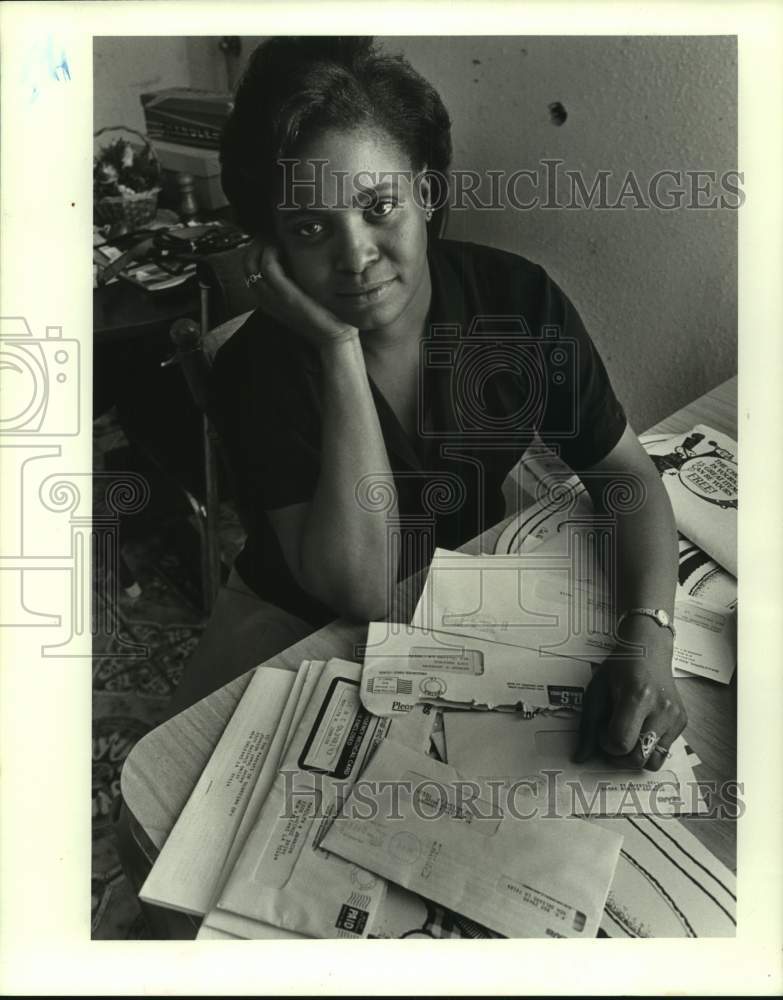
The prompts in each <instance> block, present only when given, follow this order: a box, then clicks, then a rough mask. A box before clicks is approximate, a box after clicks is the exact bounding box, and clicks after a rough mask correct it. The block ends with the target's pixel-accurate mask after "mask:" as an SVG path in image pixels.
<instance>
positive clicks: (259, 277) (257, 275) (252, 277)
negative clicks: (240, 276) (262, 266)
mask: <svg viewBox="0 0 783 1000" xmlns="http://www.w3.org/2000/svg"><path fill="white" fill-rule="evenodd" d="M263 280H264V276H263V274H261V272H260V271H254V272H253V274H249V275H248V276H247V278H245V284H246V285H247V287H248V288H250V286H251V285H255V283H256V282H257V281H263Z"/></svg>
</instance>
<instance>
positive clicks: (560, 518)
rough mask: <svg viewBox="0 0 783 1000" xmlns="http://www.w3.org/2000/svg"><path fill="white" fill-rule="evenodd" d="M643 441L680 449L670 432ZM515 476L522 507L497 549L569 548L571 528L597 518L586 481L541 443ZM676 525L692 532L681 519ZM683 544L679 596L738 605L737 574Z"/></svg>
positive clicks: (653, 447)
mask: <svg viewBox="0 0 783 1000" xmlns="http://www.w3.org/2000/svg"><path fill="white" fill-rule="evenodd" d="M639 440H640V442H641V444H642V445H643V446H644V448H645V449H646V450H647V451H648V452H663V453H664V454H666V453H668V452H671V451H675V449H676V444H677V441H674V439H673V438H672V436H671V435H670V434H645V435H643V436H642V437H640V439H639ZM672 441H674V443H673V444H672V445H671V446H670V445H669V442H672ZM675 453H676V451H675ZM515 477H516V478H517V479H518V480H519V481H521V485H522V489H521V491H520V495H519V500H518V502H519V506H520V512H519V513H518V514H517V516H516V517H515V518H514V519H513V520H512V521H510V522H509V524H508V525H507V526H506V528H505V529H504V531H503V532H502V534H501V535H500V537H499V539H498V541H497V543H496V546H495V552H496V553H497V554H504V555H509V554H511V553H526V552H535V551H536V550H537V549H538V548H539V547H540V546H542V545H543V546H551V545H554V546H555V547H556V548H557V547H558V546H559V547H560V551H561V552H567V551H568V548H567V540H568V535H569V531H570V530H571V529H572V528H575V527H578V526H580V525H585V524H587V525H589V524H590V523H591V521H592V519H593V518H594V508H593V503H592V500H591V499H590V496H589V494H588V493H587V490H586V489H585V487H584V484H583V483H582V481H581V480H580V479H579V478H578V477H577V476H576V475H574V472H573V470H572V469H571V468H570V467H569V466H568V465H566V464H565V462H563V461H562V459H560V458H559V457H558V456H556V455H555V454H554V453H552V452H551V451H549V450H548V449H545V448H542V447H541V446H540V445H539V446H537V447H536V446H533V447H531V448H530V449H529V450H528V451H527V452H526V453H525V455H524V457H523V459H522V461H521V462H520V463H519V466H518V467H517V469H515ZM677 526H678V528H679V530H680V532H683V533H685V534H687V533H686V532H685V529H684V528H683V527H682V525H681V524H679V523H678V525H677ZM679 548H680V554H679V556H680V557H679V573H678V577H679V579H678V586H677V591H678V592H677V600H682V599H683V598H686V597H693V598H696V599H697V600H703V601H706V602H708V603H709V604H711V605H715V606H718V607H724V608H728V609H732V608H734V607H736V604H737V580H736V576H733V575H732V574H731V573H730V572H728V571H727V570H726V569H724V568H723V567H722V566H720V565H719V564H718V563H716V562H715V561H714V560H713V559H711V558H710V557H709V556H708V555H707V553H706V552H705V551H704V550H703V549H701V548H699V546H698V545H696V544H695V543H694V540H693V539H691V538H687V537H684V534H680V537H679Z"/></svg>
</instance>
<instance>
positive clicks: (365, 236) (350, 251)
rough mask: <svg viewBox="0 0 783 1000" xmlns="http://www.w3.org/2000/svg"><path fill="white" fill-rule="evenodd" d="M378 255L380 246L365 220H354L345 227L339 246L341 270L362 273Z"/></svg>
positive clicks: (339, 267) (338, 258)
mask: <svg viewBox="0 0 783 1000" xmlns="http://www.w3.org/2000/svg"><path fill="white" fill-rule="evenodd" d="M378 257H379V253H378V247H377V245H376V242H375V239H374V238H373V232H372V230H371V228H370V227H369V226H367V225H366V224H365V223H363V222H352V223H348V224H347V225H346V226H345V227H344V228H343V230H342V232H341V233H340V239H339V242H338V246H337V260H336V264H337V269H338V270H339V271H344V272H346V273H348V274H362V273H363V272H364V271H365V270H366V269H367V268H368V267H369V266H370V265H371V264H374V263H375V262H376V261H377V260H378Z"/></svg>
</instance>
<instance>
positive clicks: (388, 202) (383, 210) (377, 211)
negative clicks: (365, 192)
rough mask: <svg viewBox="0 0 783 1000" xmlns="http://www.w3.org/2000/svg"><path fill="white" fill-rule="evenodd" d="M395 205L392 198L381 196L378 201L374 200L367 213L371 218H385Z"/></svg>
mask: <svg viewBox="0 0 783 1000" xmlns="http://www.w3.org/2000/svg"><path fill="white" fill-rule="evenodd" d="M396 207H397V202H396V201H395V200H394V198H382V199H381V200H380V201H376V202H375V204H374V205H373V206H372V208H371V209H370V210H369V214H370V216H371V217H372V218H373V219H385V218H386V217H387V216H389V215H391V214H392V212H393V211H394V209H395V208H396Z"/></svg>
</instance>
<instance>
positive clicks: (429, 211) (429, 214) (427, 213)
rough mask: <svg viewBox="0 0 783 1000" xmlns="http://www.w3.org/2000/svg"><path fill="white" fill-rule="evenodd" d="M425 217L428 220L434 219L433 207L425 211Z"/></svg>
mask: <svg viewBox="0 0 783 1000" xmlns="http://www.w3.org/2000/svg"><path fill="white" fill-rule="evenodd" d="M424 218H425V219H426V220H427V222H431V221H432V209H431V208H428V209H427V211H426V212H425V213H424Z"/></svg>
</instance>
